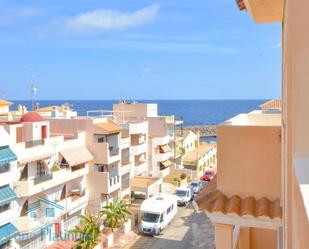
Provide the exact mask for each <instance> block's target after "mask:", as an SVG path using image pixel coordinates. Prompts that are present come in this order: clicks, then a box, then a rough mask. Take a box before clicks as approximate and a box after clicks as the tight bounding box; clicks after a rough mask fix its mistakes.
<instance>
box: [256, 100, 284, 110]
mask: <svg viewBox="0 0 309 249" xmlns="http://www.w3.org/2000/svg"><path fill="white" fill-rule="evenodd" d="M260 108H261V109H262V110H267V109H282V101H281V99H272V100H270V101H267V102H265V103H263V104H261V105H260Z"/></svg>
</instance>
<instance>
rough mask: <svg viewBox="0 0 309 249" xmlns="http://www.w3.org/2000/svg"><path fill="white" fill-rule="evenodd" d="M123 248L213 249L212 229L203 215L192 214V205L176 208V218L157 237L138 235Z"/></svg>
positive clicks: (201, 213)
mask: <svg viewBox="0 0 309 249" xmlns="http://www.w3.org/2000/svg"><path fill="white" fill-rule="evenodd" d="M125 248H132V249H195V248H203V249H204V248H205V249H213V248H214V227H213V225H212V224H211V222H210V220H209V219H208V218H207V216H206V215H205V213H203V212H200V213H197V212H194V209H193V207H192V204H190V205H189V206H188V207H178V212H177V216H176V218H175V219H174V220H173V221H172V223H171V224H170V225H169V226H168V227H167V228H166V229H165V230H164V231H162V234H161V235H160V236H157V237H152V236H147V235H139V236H138V238H137V239H136V240H135V241H134V242H132V243H131V244H130V245H129V246H127V247H125Z"/></svg>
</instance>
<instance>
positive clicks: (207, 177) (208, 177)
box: [201, 170, 215, 182]
mask: <svg viewBox="0 0 309 249" xmlns="http://www.w3.org/2000/svg"><path fill="white" fill-rule="evenodd" d="M214 176H215V172H214V171H213V170H207V171H206V172H205V175H203V176H202V177H201V180H203V181H208V182H209V181H211V180H212V179H213V178H214Z"/></svg>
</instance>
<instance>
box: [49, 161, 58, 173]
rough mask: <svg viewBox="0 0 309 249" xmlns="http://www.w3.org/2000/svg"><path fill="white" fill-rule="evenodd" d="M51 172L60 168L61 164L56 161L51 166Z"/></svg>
mask: <svg viewBox="0 0 309 249" xmlns="http://www.w3.org/2000/svg"><path fill="white" fill-rule="evenodd" d="M50 170H51V172H56V171H59V170H60V165H59V163H57V162H55V163H54V165H53V166H52V167H51V169H50Z"/></svg>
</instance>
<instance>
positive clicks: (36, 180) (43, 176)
mask: <svg viewBox="0 0 309 249" xmlns="http://www.w3.org/2000/svg"><path fill="white" fill-rule="evenodd" d="M52 178H53V175H52V174H50V173H38V174H37V177H36V178H34V184H39V183H42V182H45V181H48V180H51V179H52Z"/></svg>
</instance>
